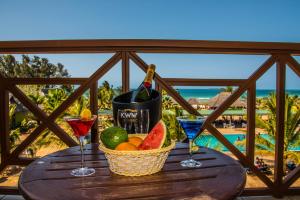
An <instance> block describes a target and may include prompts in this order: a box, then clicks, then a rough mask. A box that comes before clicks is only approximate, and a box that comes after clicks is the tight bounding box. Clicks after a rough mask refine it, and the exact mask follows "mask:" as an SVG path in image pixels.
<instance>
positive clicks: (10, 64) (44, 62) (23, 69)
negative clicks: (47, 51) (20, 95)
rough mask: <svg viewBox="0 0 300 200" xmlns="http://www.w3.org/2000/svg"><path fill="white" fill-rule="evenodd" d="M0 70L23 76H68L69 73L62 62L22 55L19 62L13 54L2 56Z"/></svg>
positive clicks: (3, 72) (3, 73)
mask: <svg viewBox="0 0 300 200" xmlns="http://www.w3.org/2000/svg"><path fill="white" fill-rule="evenodd" d="M0 72H1V73H2V75H4V76H6V77H23V78H33V77H41V78H52V77H68V76H69V73H68V71H67V70H66V69H64V66H63V65H62V64H61V63H57V65H55V64H52V63H50V62H49V60H48V59H47V58H40V57H38V56H34V57H33V58H30V57H29V56H27V55H22V61H21V62H19V61H17V60H16V58H15V57H14V56H13V55H2V56H0Z"/></svg>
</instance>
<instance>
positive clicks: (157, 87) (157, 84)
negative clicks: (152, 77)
mask: <svg viewBox="0 0 300 200" xmlns="http://www.w3.org/2000/svg"><path fill="white" fill-rule="evenodd" d="M155 90H157V91H158V92H160V93H161V92H162V88H161V87H160V85H159V83H158V82H155Z"/></svg>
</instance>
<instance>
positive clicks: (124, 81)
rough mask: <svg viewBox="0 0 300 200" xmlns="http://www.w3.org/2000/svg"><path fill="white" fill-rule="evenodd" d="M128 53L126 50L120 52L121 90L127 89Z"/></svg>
mask: <svg viewBox="0 0 300 200" xmlns="http://www.w3.org/2000/svg"><path fill="white" fill-rule="evenodd" d="M129 84H130V83H129V55H128V53H127V52H122V92H128V91H129V89H130V88H129V87H130V85H129Z"/></svg>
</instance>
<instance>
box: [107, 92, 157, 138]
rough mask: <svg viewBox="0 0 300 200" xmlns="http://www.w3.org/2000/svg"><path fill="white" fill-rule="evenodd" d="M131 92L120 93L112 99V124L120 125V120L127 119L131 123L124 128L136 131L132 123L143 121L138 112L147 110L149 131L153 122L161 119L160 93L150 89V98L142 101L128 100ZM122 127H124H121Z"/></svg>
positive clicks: (128, 130)
mask: <svg viewBox="0 0 300 200" xmlns="http://www.w3.org/2000/svg"><path fill="white" fill-rule="evenodd" d="M132 94H133V92H127V93H124V94H121V95H119V96H117V97H115V98H114V99H113V102H112V106H113V117H114V125H115V126H118V125H119V126H120V122H119V123H118V121H120V120H127V121H129V123H130V124H131V125H132V127H130V128H126V129H127V132H128V133H138V132H139V131H136V130H134V129H135V128H134V124H135V123H137V122H139V121H143V120H144V119H141V118H140V116H139V114H138V113H140V112H141V111H145V110H148V113H149V128H148V131H150V130H151V129H152V128H153V127H154V126H155V124H156V123H157V122H158V121H159V120H160V119H161V104H162V102H161V94H160V93H159V92H158V91H156V90H152V93H151V99H150V100H148V101H144V102H132V103H131V102H130V100H131V97H132ZM123 128H124V127H123Z"/></svg>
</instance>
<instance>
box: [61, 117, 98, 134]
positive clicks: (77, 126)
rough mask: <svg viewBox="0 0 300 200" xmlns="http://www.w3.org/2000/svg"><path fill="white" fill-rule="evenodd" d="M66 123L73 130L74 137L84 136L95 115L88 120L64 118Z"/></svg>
mask: <svg viewBox="0 0 300 200" xmlns="http://www.w3.org/2000/svg"><path fill="white" fill-rule="evenodd" d="M65 119H66V121H67V122H68V124H69V125H70V126H71V128H72V129H73V131H74V135H75V136H76V137H80V136H86V135H87V134H88V133H89V130H90V128H91V127H92V125H93V124H94V122H95V119H96V116H95V117H92V118H91V119H89V120H82V119H80V118H72V117H70V118H65Z"/></svg>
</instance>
